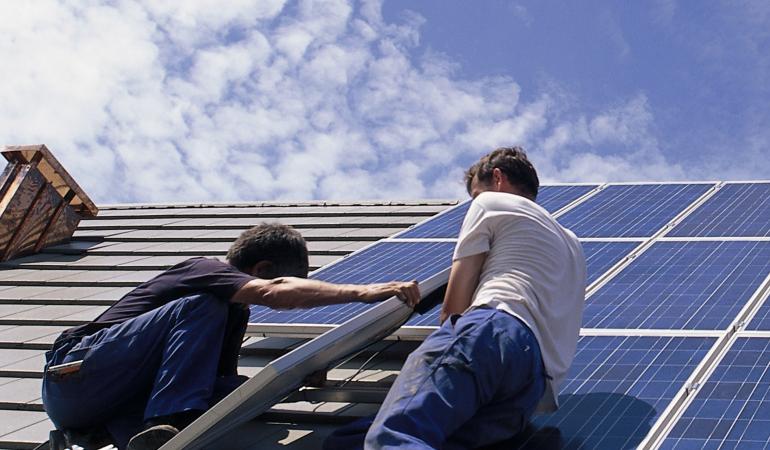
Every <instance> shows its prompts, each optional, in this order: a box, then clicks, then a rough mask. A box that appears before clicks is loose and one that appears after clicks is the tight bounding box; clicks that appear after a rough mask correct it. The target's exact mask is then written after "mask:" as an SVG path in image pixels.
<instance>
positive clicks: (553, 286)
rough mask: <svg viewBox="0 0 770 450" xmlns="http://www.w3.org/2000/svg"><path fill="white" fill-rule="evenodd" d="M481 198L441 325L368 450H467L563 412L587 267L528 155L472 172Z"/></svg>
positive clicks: (404, 376) (512, 154) (389, 401)
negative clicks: (542, 200) (549, 207)
mask: <svg viewBox="0 0 770 450" xmlns="http://www.w3.org/2000/svg"><path fill="white" fill-rule="evenodd" d="M466 182H467V188H468V192H469V193H470V194H471V196H472V197H474V200H473V202H472V203H471V205H470V209H469V210H468V213H467V215H466V216H465V221H464V222H463V226H462V230H461V231H460V236H459V238H458V240H457V245H456V247H455V253H454V259H453V263H452V269H451V272H450V275H449V285H448V287H447V291H446V295H445V297H444V304H443V308H442V312H441V327H440V328H439V329H438V330H436V331H435V332H434V333H433V334H431V335H430V336H428V337H427V338H426V339H425V341H424V342H423V343H422V345H421V346H420V347H419V348H418V349H417V350H415V351H414V352H412V354H411V355H410V356H409V358H408V359H407V360H406V363H405V364H404V367H403V369H402V370H401V373H400V374H399V376H398V378H397V379H396V381H395V383H394V384H393V387H392V388H391V390H390V392H389V393H388V395H387V397H386V399H385V401H384V402H383V404H382V407H381V408H380V412H379V413H378V414H377V417H376V418H375V420H374V423H373V424H372V426H371V428H370V429H369V431H368V434H367V435H366V440H365V447H366V448H367V449H402V448H409V449H422V448H425V449H428V448H431V449H435V448H444V449H449V448H462V449H470V448H476V447H481V446H485V445H489V444H492V443H495V442H498V441H501V440H504V439H508V438H510V437H512V436H513V435H515V434H516V433H518V432H519V431H520V430H521V429H522V427H523V426H524V425H525V424H526V422H527V420H528V419H529V417H530V415H531V414H532V413H533V411H534V410H535V407H536V405H538V403H540V406H541V409H543V410H554V409H555V408H556V395H557V393H558V388H559V384H560V383H561V382H562V381H563V380H564V378H565V376H566V374H567V370H568V369H569V366H570V364H571V363H572V359H573V358H574V355H575V348H576V345H577V339H578V331H579V330H580V322H581V316H582V312H583V303H584V297H585V279H586V267H585V259H584V256H583V251H582V247H581V245H580V242H578V240H577V238H576V237H575V235H574V234H573V233H572V232H570V231H569V230H567V229H565V228H563V227H562V226H561V225H559V223H557V222H556V220H555V219H554V218H553V217H552V216H551V215H550V214H549V213H548V212H547V211H546V210H545V209H543V208H542V207H541V206H539V205H537V204H536V203H535V197H536V196H537V191H538V187H539V181H538V177H537V173H536V172H535V168H534V167H533V166H532V164H531V163H530V162H529V160H528V159H527V157H526V154H525V153H524V152H523V151H522V150H521V149H520V148H517V147H514V148H501V149H497V150H495V151H493V152H492V153H490V154H488V155H486V156H484V157H483V158H481V160H480V161H479V162H477V163H476V164H474V165H473V166H472V167H471V168H470V169H469V170H468V172H467V174H466Z"/></svg>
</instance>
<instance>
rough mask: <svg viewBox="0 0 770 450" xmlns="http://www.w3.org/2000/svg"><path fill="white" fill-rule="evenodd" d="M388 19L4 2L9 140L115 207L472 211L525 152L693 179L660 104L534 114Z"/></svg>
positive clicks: (305, 10)
mask: <svg viewBox="0 0 770 450" xmlns="http://www.w3.org/2000/svg"><path fill="white" fill-rule="evenodd" d="M380 11H381V5H380V3H379V2H377V1H365V2H356V3H349V2H347V1H342V0H339V1H334V0H328V1H299V2H291V3H285V2H283V1H265V0H240V1H236V2H230V3H228V7H226V8H224V7H222V6H221V5H220V3H219V2H215V1H213V0H195V1H193V0H190V1H185V2H170V3H169V2H155V1H150V0H147V1H140V2H130V1H125V0H116V1H110V2H105V3H101V2H97V1H89V2H78V3H71V2H59V1H55V0H38V1H34V2H26V1H25V2H2V3H0V16H2V17H6V18H8V17H13V18H14V20H4V21H0V34H1V35H3V36H6V37H10V39H7V38H6V39H3V40H0V61H2V63H3V66H4V70H3V75H2V76H3V79H2V83H0V137H2V141H4V142H5V143H8V144H32V143H45V144H47V145H48V146H49V147H50V148H51V149H52V150H53V151H54V152H55V154H56V155H57V157H59V159H60V160H61V161H62V162H63V163H64V165H65V167H67V168H68V170H69V171H70V172H71V173H72V174H73V175H74V177H75V178H76V179H77V180H78V182H79V183H80V184H81V185H82V186H83V187H84V188H85V190H86V191H87V192H88V193H89V194H90V195H92V197H93V198H94V199H95V200H97V201H99V202H114V201H192V200H195V201H210V200H256V199H288V198H291V199H313V198H389V199H395V198H399V199H404V198H424V197H434V198H436V197H455V196H460V195H463V194H462V193H463V186H462V182H461V177H462V169H464V168H465V166H467V165H468V164H470V163H471V162H473V161H474V160H475V159H476V158H478V157H479V156H480V155H481V154H482V153H484V152H486V151H489V150H491V149H492V148H494V147H496V146H500V145H510V144H518V143H522V144H524V145H525V146H528V147H529V148H531V149H533V150H532V151H531V155H532V158H533V159H534V160H535V162H536V164H538V166H539V168H540V172H541V174H542V176H543V178H544V179H545V180H551V181H557V180H558V181H583V180H625V179H671V178H681V177H682V176H684V174H683V171H682V169H681V168H680V167H676V166H670V165H669V164H668V163H667V162H666V160H665V158H664V157H663V156H662V155H661V153H660V151H659V150H658V145H657V141H656V140H655V138H654V136H655V133H654V118H653V115H652V112H651V109H650V107H649V105H648V104H647V101H646V98H645V97H644V95H641V94H640V95H638V96H636V97H634V98H631V99H626V101H625V102H620V104H618V105H615V106H612V107H610V108H608V109H607V110H606V111H603V112H599V113H596V114H594V115H586V114H584V113H580V112H579V111H577V109H576V108H565V107H564V105H561V104H558V102H556V101H555V100H554V99H553V98H554V97H553V96H551V95H549V94H548V93H542V95H539V96H535V97H537V100H535V101H531V102H523V101H521V100H520V95H521V88H520V86H519V85H518V84H517V83H516V82H515V81H514V80H512V79H510V78H506V77H495V78H481V79H465V78H463V77H462V76H461V74H460V72H459V70H458V68H457V67H456V66H455V65H454V64H452V62H451V61H448V60H447V59H446V58H445V57H443V56H442V55H435V54H426V55H422V56H414V55H412V52H411V50H412V49H414V48H415V46H416V44H417V43H418V42H419V39H420V31H419V30H420V25H421V23H422V21H423V19H422V18H420V17H419V16H416V15H407V16H405V17H406V19H405V21H404V22H403V23H399V24H386V23H385V22H384V21H383V19H382V17H381V14H380ZM530 97H533V96H530ZM600 155H602V156H600Z"/></svg>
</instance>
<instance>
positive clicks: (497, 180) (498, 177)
mask: <svg viewBox="0 0 770 450" xmlns="http://www.w3.org/2000/svg"><path fill="white" fill-rule="evenodd" d="M506 180H507V178H504V175H503V171H502V170H500V168H498V167H495V168H494V169H492V187H494V188H495V189H496V190H498V191H499V190H500V185H501V184H502V183H503V182H504V181H506Z"/></svg>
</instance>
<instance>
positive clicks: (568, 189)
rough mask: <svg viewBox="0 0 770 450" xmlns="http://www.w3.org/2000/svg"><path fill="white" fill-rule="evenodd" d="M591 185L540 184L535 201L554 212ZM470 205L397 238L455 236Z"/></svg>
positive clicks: (575, 198)
mask: <svg viewBox="0 0 770 450" xmlns="http://www.w3.org/2000/svg"><path fill="white" fill-rule="evenodd" d="M595 187H596V186H593V185H564V186H542V187H541V188H540V192H539V194H538V197H537V203H538V204H540V205H541V206H542V207H543V208H545V209H546V210H547V211H549V212H551V213H554V212H556V211H558V210H559V209H561V208H563V207H565V206H567V205H568V204H570V203H572V202H573V201H575V200H577V199H578V198H580V197H581V196H583V195H585V194H587V193H588V192H590V191H591V190H593V189H594V188H595ZM469 207H470V200H469V201H467V202H465V203H463V204H461V205H458V206H456V207H455V208H453V209H451V210H450V211H447V212H446V213H444V214H441V215H439V216H436V217H435V218H433V219H430V220H428V221H426V222H425V223H423V224H420V225H418V226H416V227H415V228H412V229H410V230H407V231H405V232H404V233H401V234H399V235H398V237H399V238H409V239H414V238H456V237H457V236H458V235H459V234H460V228H461V227H462V224H463V219H464V218H465V213H466V212H468V208H469Z"/></svg>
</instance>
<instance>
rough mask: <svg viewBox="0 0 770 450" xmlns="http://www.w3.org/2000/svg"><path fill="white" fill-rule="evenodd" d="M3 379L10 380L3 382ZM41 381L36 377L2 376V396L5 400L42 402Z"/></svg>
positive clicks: (0, 382)
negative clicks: (14, 377)
mask: <svg viewBox="0 0 770 450" xmlns="http://www.w3.org/2000/svg"><path fill="white" fill-rule="evenodd" d="M3 380H10V382H7V383H3ZM40 389H41V383H40V380H39V379H34V378H16V379H13V378H0V398H2V399H3V401H5V402H14V403H41V401H40V395H41V393H40Z"/></svg>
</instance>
